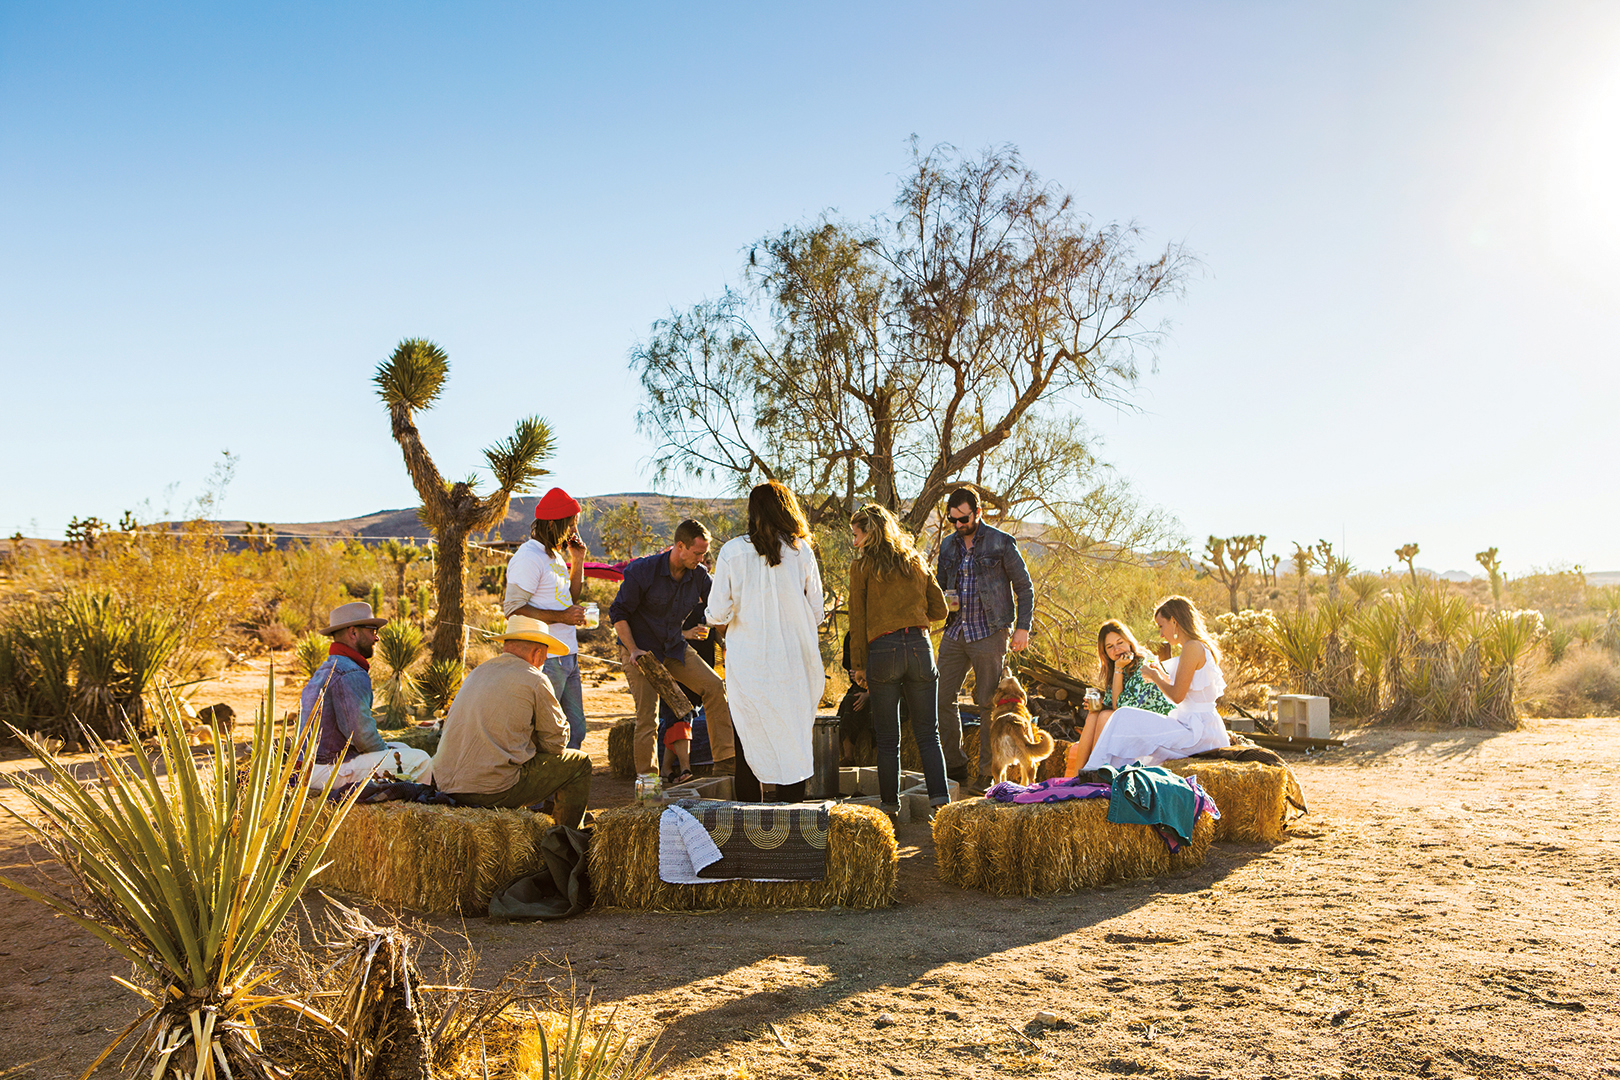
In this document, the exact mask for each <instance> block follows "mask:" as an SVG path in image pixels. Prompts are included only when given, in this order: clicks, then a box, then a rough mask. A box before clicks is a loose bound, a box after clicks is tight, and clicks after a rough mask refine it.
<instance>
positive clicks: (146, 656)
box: [0, 589, 181, 741]
mask: <svg viewBox="0 0 1620 1080" xmlns="http://www.w3.org/2000/svg"><path fill="white" fill-rule="evenodd" d="M180 641H181V628H180V626H179V625H178V623H177V622H176V621H175V620H174V619H173V618H172V617H170V616H169V615H168V614H167V613H166V612H160V611H156V610H154V609H151V608H148V607H144V606H142V605H139V604H136V603H134V602H131V601H127V600H120V599H118V598H116V597H114V596H112V595H110V594H108V593H105V592H101V591H99V590H90V589H75V590H72V591H69V592H67V593H64V594H61V595H59V596H55V597H49V598H45V599H39V600H35V601H34V602H32V603H28V604H22V605H17V606H15V607H13V608H11V609H10V610H9V611H7V612H6V617H5V621H4V623H3V624H0V716H4V717H5V719H6V720H7V721H8V722H9V723H12V724H15V725H16V726H18V727H26V728H30V729H38V730H40V731H44V732H46V733H49V734H56V735H60V736H62V737H64V738H66V739H68V740H70V741H73V740H75V739H76V738H77V734H78V732H77V725H76V724H75V722H74V721H75V720H76V721H79V722H82V723H83V724H85V725H86V726H87V727H89V728H90V729H91V730H92V731H94V732H96V733H97V734H99V735H101V736H103V737H104V738H113V737H116V736H117V735H119V734H120V733H121V732H122V731H123V727H124V718H125V717H126V716H128V718H129V721H130V723H131V724H132V725H133V726H134V727H135V728H136V729H137V730H139V729H140V728H141V727H142V726H143V723H144V716H145V703H144V700H143V698H144V695H145V694H146V693H147V692H148V691H150V690H151V689H152V687H153V686H155V685H156V682H157V680H158V678H159V676H160V675H161V674H162V673H163V672H164V670H165V668H166V666H167V665H168V663H169V661H170V660H171V659H172V658H173V657H174V655H175V652H176V650H177V649H178V648H179V646H180Z"/></svg>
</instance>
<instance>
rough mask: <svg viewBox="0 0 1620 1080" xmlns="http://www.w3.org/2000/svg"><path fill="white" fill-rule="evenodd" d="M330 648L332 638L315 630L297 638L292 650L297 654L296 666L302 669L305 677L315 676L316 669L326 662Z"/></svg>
mask: <svg viewBox="0 0 1620 1080" xmlns="http://www.w3.org/2000/svg"><path fill="white" fill-rule="evenodd" d="M331 648H332V639H331V638H329V637H327V636H326V635H325V634H322V633H319V632H318V631H315V630H311V631H310V632H309V633H307V634H305V635H304V636H303V637H301V638H299V639H298V644H297V645H296V646H295V647H294V650H295V653H296V655H297V656H298V666H299V667H301V668H303V669H304V677H305V678H306V679H313V678H314V677H315V671H316V669H317V668H319V667H320V666H321V665H322V664H324V663H326V658H327V656H328V655H329V653H330V650H331Z"/></svg>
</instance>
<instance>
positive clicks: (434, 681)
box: [416, 659, 466, 713]
mask: <svg viewBox="0 0 1620 1080" xmlns="http://www.w3.org/2000/svg"><path fill="white" fill-rule="evenodd" d="M465 677H466V672H465V671H464V670H463V668H462V666H461V661H460V660H451V659H445V660H435V661H433V662H432V663H431V664H429V665H428V666H427V667H426V668H425V669H423V671H422V674H421V675H420V676H419V677H418V678H417V680H416V685H417V687H418V688H419V689H420V690H421V691H422V703H423V704H424V705H426V706H427V707H428V708H429V709H430V710H432V711H433V712H436V713H439V712H448V711H449V710H450V703H451V702H452V701H454V700H456V691H458V690H460V689H461V680H462V679H463V678H465Z"/></svg>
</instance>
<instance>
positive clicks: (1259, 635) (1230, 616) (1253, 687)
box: [1215, 608, 1288, 706]
mask: <svg viewBox="0 0 1620 1080" xmlns="http://www.w3.org/2000/svg"><path fill="white" fill-rule="evenodd" d="M1276 622H1277V617H1276V616H1275V615H1274V614H1272V613H1271V612H1270V611H1267V610H1265V609H1258V610H1257V609H1253V608H1250V609H1249V610H1246V611H1229V612H1226V613H1224V614H1221V615H1217V616H1216V617H1215V643H1216V645H1218V646H1219V647H1220V650H1221V668H1222V670H1223V672H1224V674H1225V675H1226V699H1227V700H1228V701H1230V702H1235V703H1236V704H1239V705H1245V706H1261V705H1264V704H1265V699H1266V697H1267V696H1268V691H1269V690H1270V689H1271V688H1272V687H1277V686H1281V685H1282V684H1283V683H1284V682H1285V681H1286V680H1287V678H1288V665H1287V663H1286V662H1284V661H1283V659H1282V658H1281V657H1279V656H1278V655H1277V654H1276V653H1275V652H1273V651H1272V649H1271V647H1270V644H1269V640H1270V635H1271V634H1272V633H1273V632H1274V631H1275V627H1276Z"/></svg>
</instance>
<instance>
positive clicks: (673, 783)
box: [664, 769, 697, 787]
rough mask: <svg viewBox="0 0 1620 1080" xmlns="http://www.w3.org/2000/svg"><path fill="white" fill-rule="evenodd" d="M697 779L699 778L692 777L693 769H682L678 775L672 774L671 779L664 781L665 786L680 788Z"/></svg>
mask: <svg viewBox="0 0 1620 1080" xmlns="http://www.w3.org/2000/svg"><path fill="white" fill-rule="evenodd" d="M695 779H697V778H696V777H694V776H693V775H692V770H691V769H682V770H681V771H680V772H678V773H670V774H669V779H668V780H665V781H664V786H665V787H680V786H681V785H682V784H690V783H691V782H692V781H693V780H695Z"/></svg>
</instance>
